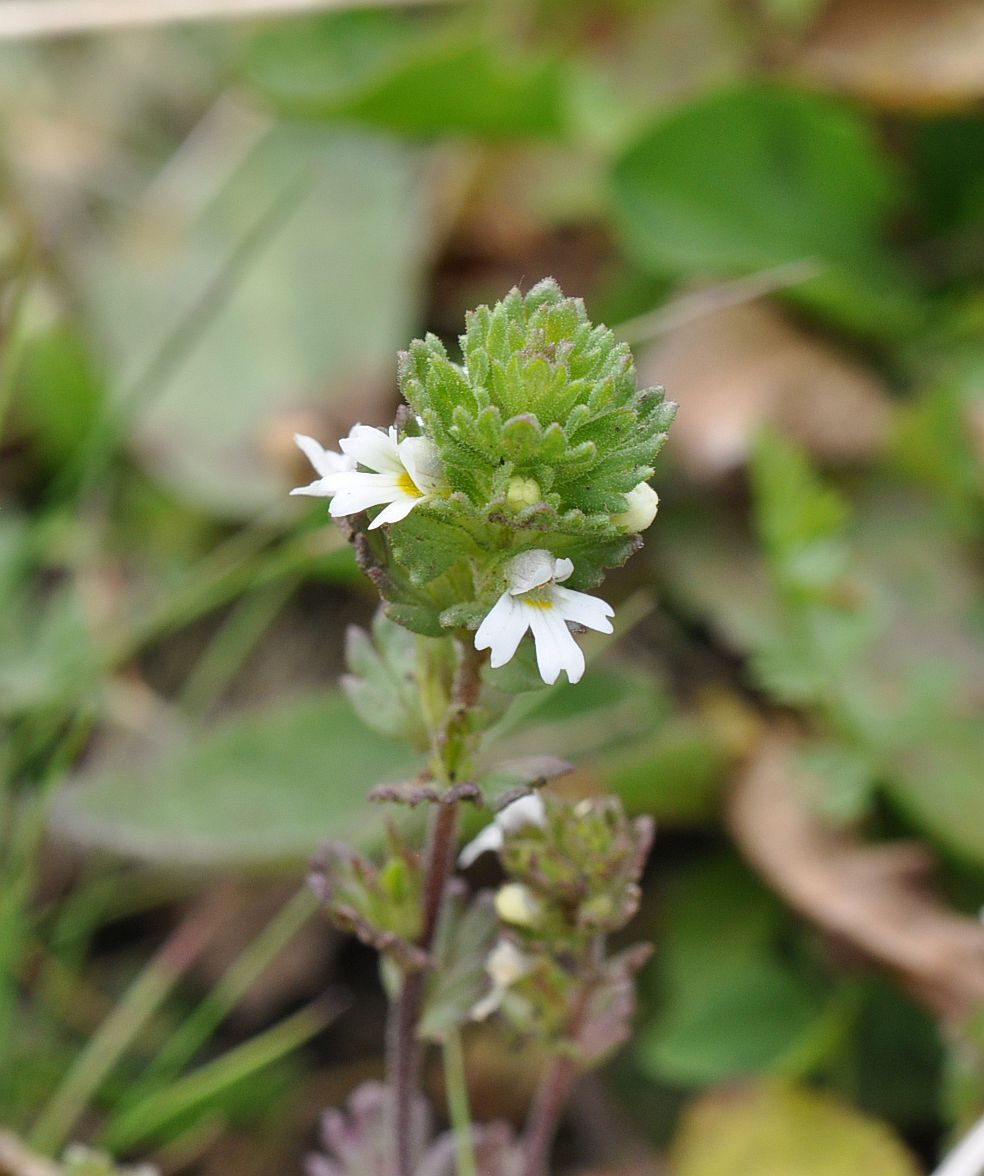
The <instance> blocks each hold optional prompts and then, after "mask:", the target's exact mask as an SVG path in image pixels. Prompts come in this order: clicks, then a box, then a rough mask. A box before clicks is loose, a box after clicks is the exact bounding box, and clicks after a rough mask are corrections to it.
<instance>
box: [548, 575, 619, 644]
mask: <svg viewBox="0 0 984 1176" xmlns="http://www.w3.org/2000/svg"><path fill="white" fill-rule="evenodd" d="M551 595H552V596H553V599H554V601H555V602H556V605H557V608H558V609H559V610H560V613H561V615H562V616H563V618H564V620H565V621H574V622H575V623H576V624H578V625H584V626H585V627H586V628H588V629H594V630H595V631H596V632H598V633H611V632H612V622H611V621H610V620H609V618H610V617H613V616H614V615H615V610H614V609H613V608H612V606H611V605H610V604H606V603H605V601H604V600H602V599H601V598H600V597H598V596H589V595H588V594H587V592H575V591H574V589H573V588H560V587H557V586H555V587H554V589H553V592H552V594H551Z"/></svg>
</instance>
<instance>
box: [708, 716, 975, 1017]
mask: <svg viewBox="0 0 984 1176" xmlns="http://www.w3.org/2000/svg"><path fill="white" fill-rule="evenodd" d="M796 749H797V745H796V741H795V739H794V738H793V737H792V736H791V735H789V734H783V733H776V734H773V735H771V736H769V737H768V738H767V739H766V740H765V741H764V742H763V744H762V747H761V749H760V750H759V752H758V754H757V755H756V756H755V757H754V758H753V759H752V760H751V761H750V762H749V765H748V767H747V768H746V770H745V771H744V773H743V774H742V776H741V777H740V779H739V780H738V781H737V783H736V786H735V788H734V790H733V793H732V795H731V798H730V801H729V804H728V811H727V819H728V824H729V826H730V829H731V832H732V834H733V836H734V838H735V841H736V842H737V844H738V846H739V847H740V848H741V850H742V852H743V853H744V854H745V856H746V857H747V858H748V860H749V861H750V862H751V864H752V865H753V866H754V868H755V869H756V870H757V871H758V873H759V874H761V875H762V877H763V878H764V879H765V880H766V881H767V882H768V883H769V885H770V886H771V887H772V888H773V889H774V890H776V891H777V892H778V893H779V894H780V895H781V896H782V897H783V898H784V899H785V900H786V902H788V903H789V905H790V906H791V907H793V908H794V909H795V910H797V911H799V913H800V914H802V915H804V916H805V917H806V918H808V919H810V920H811V921H812V922H814V923H816V924H817V925H818V926H819V927H821V928H822V929H823V930H824V931H826V932H827V933H828V934H829V935H831V936H833V937H834V938H835V939H836V940H837V941H838V942H839V943H841V944H843V945H846V946H849V947H850V948H852V949H853V950H855V951H857V952H858V953H860V954H861V955H862V956H863V957H865V958H867V959H870V960H873V961H874V962H876V963H878V964H880V965H882V966H883V967H886V968H888V969H890V970H891V971H892V972H894V973H895V974H896V975H897V977H898V978H899V980H901V982H902V983H903V984H904V985H905V986H906V988H908V989H909V991H910V992H912V994H913V995H914V996H915V997H916V998H917V999H919V1000H921V1001H923V1002H924V1003H925V1004H927V1005H928V1006H929V1007H930V1008H931V1009H932V1010H933V1011H934V1012H935V1013H936V1014H938V1015H940V1016H943V1017H946V1018H950V1019H954V1020H958V1021H960V1020H963V1019H965V1018H967V1017H970V1016H971V1015H973V1014H974V1013H975V1012H978V1011H979V1010H980V1009H981V1007H982V1006H984V926H982V925H981V923H980V922H979V921H978V920H976V919H972V918H969V917H967V916H965V915H960V914H957V913H955V912H954V911H952V910H950V909H949V908H947V907H946V906H944V905H943V903H942V902H941V901H939V900H938V899H937V898H936V897H935V896H934V895H933V894H932V893H931V891H930V890H929V888H928V887H927V886H926V885H925V875H927V874H928V873H929V871H930V870H931V868H932V858H931V856H930V854H929V852H928V851H927V850H926V848H925V847H924V846H922V845H921V844H917V843H908V842H906V843H903V842H896V843H892V844H884V845H871V844H865V843H863V842H862V841H861V840H860V839H858V838H857V837H856V836H855V835H854V834H852V833H850V832H848V831H846V830H842V829H835V828H832V827H831V826H829V825H827V824H825V823H824V821H823V820H822V819H821V818H820V817H819V816H818V815H817V814H816V813H815V812H813V811H812V810H811V809H810V807H809V802H808V800H807V795H808V793H807V788H806V786H805V785H804V786H802V787H800V786H799V780H798V769H797V765H796Z"/></svg>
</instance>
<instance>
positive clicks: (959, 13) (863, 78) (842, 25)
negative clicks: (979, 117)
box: [797, 0, 984, 112]
mask: <svg viewBox="0 0 984 1176" xmlns="http://www.w3.org/2000/svg"><path fill="white" fill-rule="evenodd" d="M797 72H798V73H800V74H801V76H805V78H806V79H807V80H808V81H811V82H814V83H819V84H820V85H822V86H823V87H824V88H827V89H835V90H844V91H847V92H849V93H851V94H855V95H857V96H859V97H862V98H865V99H867V100H868V101H870V102H875V103H877V104H879V105H880V106H884V107H887V108H889V109H893V110H909V111H922V112H933V111H943V110H953V109H960V108H961V107H964V106H967V105H969V104H971V103H974V102H976V101H977V100H978V99H979V98H980V97H981V95H982V94H984V5H982V4H981V3H980V0H933V2H932V3H928V2H927V0H834V2H833V3H832V4H830V5H829V7H828V8H827V10H826V11H825V13H824V15H823V17H822V18H821V19H820V22H819V24H818V26H817V28H816V30H815V32H814V34H813V36H812V37H811V38H810V40H809V42H808V43H807V45H806V48H805V50H804V52H803V54H802V57H801V59H800V61H799V62H798V69H797Z"/></svg>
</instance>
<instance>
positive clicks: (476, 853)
mask: <svg viewBox="0 0 984 1176" xmlns="http://www.w3.org/2000/svg"><path fill="white" fill-rule="evenodd" d="M501 848H502V830H501V829H500V828H499V827H498V825H496V823H495V821H491V822H490V823H489V824H488V825H486V826H485V828H484V829H483V830H482V831H481V833H479V834H478V836H477V837H473V838H472V840H471V841H469V842H468V844H467V845H466V846H465V848H464V849H463V850H462V851H461V853H459V854H458V866H459V867H460V868H461V869H462V870H467V869H468V867H469V866H470V865H472V863H473V862H477V861H478V859H479V858H480V857H481V856H482V854H483V853H497V852H498V851H499V850H500V849H501Z"/></svg>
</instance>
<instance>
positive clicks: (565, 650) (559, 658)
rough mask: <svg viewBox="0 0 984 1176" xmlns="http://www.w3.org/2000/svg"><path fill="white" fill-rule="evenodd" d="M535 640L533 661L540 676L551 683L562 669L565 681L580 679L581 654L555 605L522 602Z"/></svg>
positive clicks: (582, 656)
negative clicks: (545, 605) (547, 606)
mask: <svg viewBox="0 0 984 1176" xmlns="http://www.w3.org/2000/svg"><path fill="white" fill-rule="evenodd" d="M522 607H523V611H524V612H525V613H526V614H527V615H528V617H529V623H530V628H531V629H532V630H533V640H534V642H535V643H536V664H537V668H538V669H539V671H540V677H541V678H542V679H543V680H544V682H546V683H547V685H548V686H552V685H553V684H554V682H556V681H557V679H558V678H559V677H560V672H561V670H563V671H564V672H565V673H566V674H567V680H568V681H569V682H580V680H581V675H582V674H583V673H584V654H583V653H582V652H581V648H580V646H579V645H578V643H577V642H576V641H575V640H574V637H573V635H572V633H571V631H570V629H568V627H567V622H566V621H565V620H564V618H563V616H562V615H561V612H560V609H558V608H543V607H538V606H537V605H530V604H524V605H523V606H522Z"/></svg>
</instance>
